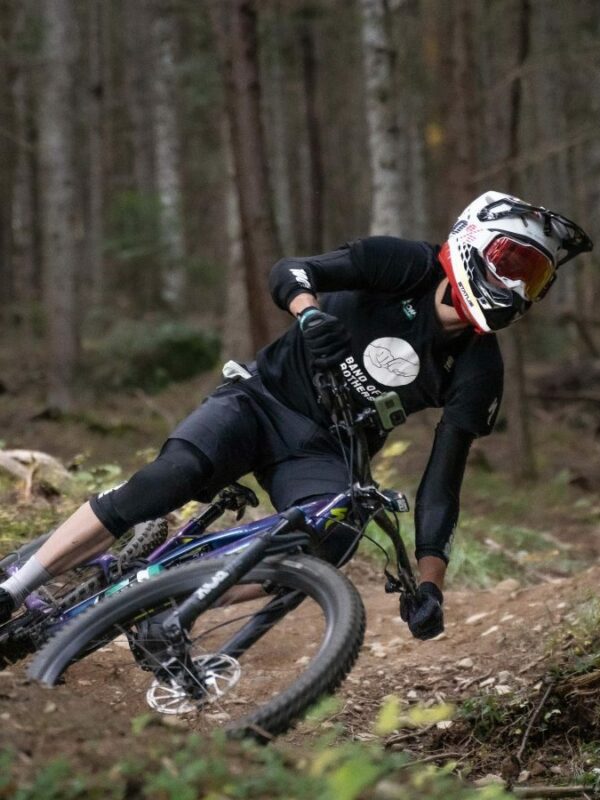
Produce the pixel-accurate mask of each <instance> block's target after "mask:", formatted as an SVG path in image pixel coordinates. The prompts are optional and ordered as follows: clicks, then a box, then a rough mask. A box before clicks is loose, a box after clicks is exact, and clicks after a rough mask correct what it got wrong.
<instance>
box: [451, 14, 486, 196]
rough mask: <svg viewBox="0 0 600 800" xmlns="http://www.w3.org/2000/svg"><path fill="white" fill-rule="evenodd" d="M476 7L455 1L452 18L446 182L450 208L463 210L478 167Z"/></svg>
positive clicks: (478, 112)
mask: <svg viewBox="0 0 600 800" xmlns="http://www.w3.org/2000/svg"><path fill="white" fill-rule="evenodd" d="M474 5H475V4H473V3H472V2H471V0H454V1H453V3H452V4H451V5H450V7H449V8H448V9H447V11H448V12H449V13H450V15H451V26H452V27H451V35H450V47H449V49H448V57H449V59H450V76H449V77H450V87H451V88H450V91H449V93H448V94H449V97H448V99H449V101H450V102H449V105H448V139H447V146H446V148H445V149H446V154H445V161H446V164H447V170H446V173H445V176H444V177H445V179H446V183H447V186H448V188H449V190H450V192H451V196H452V207H453V208H455V209H457V210H462V209H463V208H465V207H466V206H467V205H468V204H469V203H470V202H471V200H472V199H473V174H474V173H475V172H476V170H477V168H478V164H479V152H478V145H479V140H480V137H479V135H478V133H479V131H478V120H479V118H480V110H479V108H478V86H477V75H478V70H477V66H476V62H475V53H474V46H473V37H474V36H475V35H476V34H475V30H474V27H475V13H476V9H475V7H474Z"/></svg>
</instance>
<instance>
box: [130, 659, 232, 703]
mask: <svg viewBox="0 0 600 800" xmlns="http://www.w3.org/2000/svg"><path fill="white" fill-rule="evenodd" d="M192 662H193V664H194V670H196V671H197V672H198V674H199V676H201V678H200V677H199V679H198V684H199V686H200V688H201V689H202V697H200V698H192V697H190V696H189V694H188V693H187V692H186V691H185V689H184V688H183V687H182V686H180V685H179V684H178V683H177V681H176V680H172V681H169V682H165V683H163V682H160V681H158V680H154V681H152V684H151V686H150V688H149V689H148V691H147V692H146V702H147V703H148V705H149V706H150V708H152V709H153V710H154V711H158V712H159V713H160V714H189V713H190V712H191V711H197V710H198V708H199V707H201V706H203V705H205V704H206V703H215V702H216V701H217V700H220V699H221V698H222V697H223V695H225V694H227V692H228V691H229V690H230V689H231V688H232V687H233V686H235V684H236V683H237V682H238V681H239V679H240V675H241V669H240V665H239V662H238V661H236V660H235V658H232V657H231V656H227V655H224V654H222V653H216V654H207V655H202V656H196V657H195V658H193V659H192Z"/></svg>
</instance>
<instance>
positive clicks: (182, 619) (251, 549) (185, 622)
mask: <svg viewBox="0 0 600 800" xmlns="http://www.w3.org/2000/svg"><path fill="white" fill-rule="evenodd" d="M298 528H299V529H301V530H307V522H306V517H305V516H304V513H303V512H302V511H301V510H300V509H299V508H290V509H288V510H287V511H284V512H283V513H282V514H281V520H280V521H279V522H278V523H277V524H276V525H275V526H274V527H272V528H270V529H269V530H268V531H265V532H264V533H260V534H258V535H257V536H256V537H254V538H253V540H252V542H251V543H250V544H249V545H248V547H246V548H245V549H244V550H243V552H241V553H240V554H239V555H238V556H235V557H233V558H231V560H228V562H227V564H226V566H225V567H223V569H220V570H219V571H218V572H216V573H215V574H214V575H212V576H211V577H210V578H209V580H207V581H205V583H203V584H202V586H199V587H198V589H196V591H195V592H194V593H193V594H192V595H191V596H190V597H188V599H187V600H186V601H185V602H184V603H182V604H181V605H180V606H179V607H178V608H177V609H176V610H175V611H174V612H173V613H172V614H169V616H168V617H167V618H166V619H165V621H164V622H163V626H162V628H163V631H164V633H165V636H166V637H167V639H168V640H169V641H170V642H172V643H173V644H177V643H180V642H182V641H183V640H184V639H185V631H186V630H187V629H189V628H190V627H191V625H192V624H193V622H194V620H195V619H196V618H197V617H198V616H199V615H200V614H202V613H203V612H204V611H206V610H207V609H208V608H209V607H210V606H211V605H212V604H213V603H214V602H215V600H217V599H218V598H219V597H220V596H221V595H222V594H224V592H226V591H227V589H230V588H231V587H232V586H234V585H235V584H236V583H237V582H238V581H239V580H240V578H242V577H243V576H244V575H245V574H246V573H247V572H249V571H250V570H251V569H252V567H255V566H256V565H257V564H258V563H259V561H261V560H262V558H263V556H264V554H265V552H266V550H267V549H268V547H269V545H270V543H271V541H272V540H273V538H274V537H275V536H279V535H280V534H282V533H288V532H290V531H292V530H297V529H298Z"/></svg>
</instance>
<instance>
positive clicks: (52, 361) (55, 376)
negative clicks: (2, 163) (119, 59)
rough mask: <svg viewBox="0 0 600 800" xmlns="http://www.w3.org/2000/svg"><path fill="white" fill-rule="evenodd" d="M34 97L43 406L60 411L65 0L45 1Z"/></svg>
mask: <svg viewBox="0 0 600 800" xmlns="http://www.w3.org/2000/svg"><path fill="white" fill-rule="evenodd" d="M41 9H42V10H43V20H44V44H43V56H44V78H43V85H42V91H41V97H40V109H39V120H40V187H41V198H42V215H43V253H44V310H45V317H46V330H47V340H48V362H47V371H48V372H47V375H48V402H49V404H50V406H51V407H53V408H57V409H58V410H61V411H66V410H67V409H68V408H69V407H70V405H71V401H72V386H73V377H74V370H75V361H76V355H77V330H76V317H77V314H76V300H75V277H76V271H77V264H78V249H79V247H78V246H79V241H78V238H79V237H80V235H81V234H80V232H81V219H80V216H79V212H78V205H77V192H76V185H75V184H76V182H75V172H74V158H73V148H74V132H73V116H74V108H73V97H74V79H75V69H74V68H75V62H76V55H77V52H76V49H77V36H78V31H77V27H76V24H75V20H74V19H73V12H74V7H73V4H72V2H71V1H70V0H46V2H45V3H43V5H42V6H41Z"/></svg>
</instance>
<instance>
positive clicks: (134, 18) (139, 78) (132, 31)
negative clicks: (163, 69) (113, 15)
mask: <svg viewBox="0 0 600 800" xmlns="http://www.w3.org/2000/svg"><path fill="white" fill-rule="evenodd" d="M123 35H124V43H125V95H126V102H127V111H128V113H129V117H130V119H131V139H132V141H131V145H132V147H131V150H132V156H133V172H134V179H135V185H136V188H137V190H138V191H139V192H141V193H142V194H145V195H151V194H153V193H154V188H155V182H154V135H153V134H154V126H153V124H152V93H151V81H152V80H153V78H154V65H153V62H152V37H151V31H150V14H149V5H148V0H123Z"/></svg>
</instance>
